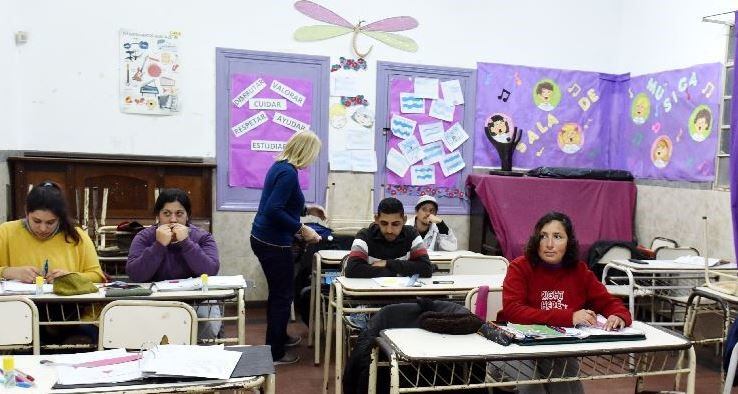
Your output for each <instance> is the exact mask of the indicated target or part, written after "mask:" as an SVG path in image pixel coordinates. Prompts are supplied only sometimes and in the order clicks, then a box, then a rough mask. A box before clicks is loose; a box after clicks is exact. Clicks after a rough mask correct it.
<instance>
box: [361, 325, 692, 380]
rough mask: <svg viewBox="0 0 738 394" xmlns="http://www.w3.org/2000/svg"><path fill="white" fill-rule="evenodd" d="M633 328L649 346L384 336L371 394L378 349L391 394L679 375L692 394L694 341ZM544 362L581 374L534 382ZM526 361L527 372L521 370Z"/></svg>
mask: <svg viewBox="0 0 738 394" xmlns="http://www.w3.org/2000/svg"><path fill="white" fill-rule="evenodd" d="M633 327H635V328H636V329H639V330H641V331H643V332H644V333H645V334H646V339H645V340H640V341H618V342H592V343H567V344H565V345H534V346H519V345H516V344H512V345H510V346H502V345H499V344H497V343H495V342H492V341H489V340H487V339H485V338H484V337H482V336H481V335H477V334H469V335H444V334H435V333H431V332H428V331H425V330H423V329H419V328H409V329H390V330H384V331H382V333H381V334H380V337H379V338H377V343H376V345H375V347H374V349H373V351H372V363H371V365H370V371H369V393H374V392H376V391H375V390H376V378H377V367H378V365H379V363H378V358H379V357H378V356H379V351H380V350H381V351H382V353H384V354H385V355H386V356H387V359H388V360H389V362H388V364H389V367H390V393H393V394H398V393H409V392H413V393H414V392H422V391H448V390H465V389H477V388H483V387H504V386H507V387H513V386H517V385H520V384H536V383H555V382H565V381H574V380H580V381H584V380H599V379H616V378H630V377H644V376H655V375H676V376H680V375H681V374H687V375H688V379H687V388H686V389H687V393H694V390H695V371H696V358H695V353H694V349H693V348H692V344H691V343H690V341H689V340H688V339H686V338H684V337H682V336H681V335H679V334H675V333H673V332H668V331H666V330H664V329H662V328H658V327H652V326H649V325H648V324H645V323H641V322H634V323H633ZM674 352H679V353H680V354H681V353H682V352H685V353H687V354H688V356H689V364H688V365H687V366H686V367H685V366H683V364H680V361H679V360H678V359H677V357H673V353H674ZM542 359H560V362H562V363H563V362H572V359H576V360H577V362H578V364H577V365H578V368H576V374H571V373H558V374H557V373H555V372H551V373H549V374H548V375H546V376H539V375H536V374H535V373H533V372H532V371H534V370H535V369H536V368H534V367H535V366H536V365H537V364H538V363H539V362H540V361H539V360H542ZM523 360H525V361H528V363H526V364H529V365H527V366H526V365H522V363H520V361H523ZM562 370H565V368H562ZM675 381H676V380H675Z"/></svg>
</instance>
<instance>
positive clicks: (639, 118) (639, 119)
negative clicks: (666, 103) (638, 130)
mask: <svg viewBox="0 0 738 394" xmlns="http://www.w3.org/2000/svg"><path fill="white" fill-rule="evenodd" d="M650 113H651V100H650V99H649V98H648V95H646V93H638V95H636V96H635V98H634V99H633V103H632V104H631V105H630V118H631V119H633V123H635V124H644V123H646V120H648V115H649V114H650Z"/></svg>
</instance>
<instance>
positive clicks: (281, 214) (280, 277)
mask: <svg viewBox="0 0 738 394" xmlns="http://www.w3.org/2000/svg"><path fill="white" fill-rule="evenodd" d="M320 146H321V142H320V139H319V138H318V136H317V135H315V133H313V132H311V131H303V132H300V133H297V134H295V135H293V136H292V138H290V139H289V141H287V145H286V146H285V148H284V151H283V152H282V153H281V154H280V155H279V156H277V159H276V161H275V162H274V164H272V166H271V167H270V168H269V171H268V172H267V174H266V179H265V180H264V188H263V189H262V192H261V200H260V202H259V210H258V211H257V213H256V217H255V218H254V225H253V228H252V229H251V249H252V250H253V251H254V254H255V255H256V257H257V258H258V259H259V263H260V264H261V267H262V269H263V270H264V276H266V280H267V285H268V286H269V298H268V300H267V331H266V344H267V345H270V346H271V347H272V358H273V359H274V362H275V364H292V363H295V362H298V361H299V360H300V357H299V355H298V354H296V353H289V352H286V350H285V348H286V347H291V346H296V345H297V344H298V343H299V342H300V337H290V336H289V335H287V323H288V321H289V317H290V304H291V303H292V298H293V294H294V286H293V281H294V278H293V271H294V261H293V256H292V249H291V245H292V242H293V240H294V238H295V236H300V237H302V238H303V239H304V240H305V241H307V242H309V243H313V242H318V241H320V236H319V235H318V233H316V232H315V230H313V229H311V228H310V227H308V226H305V225H303V224H301V223H300V216H305V215H308V214H309V215H314V216H317V217H319V218H321V219H325V210H324V209H323V208H322V207H319V206H311V207H306V206H305V197H304V196H303V194H302V190H300V182H299V181H298V176H297V171H298V170H301V169H304V168H306V167H308V166H309V165H311V164H312V163H313V162H314V161H315V159H316V158H317V157H318V153H319V152H320Z"/></svg>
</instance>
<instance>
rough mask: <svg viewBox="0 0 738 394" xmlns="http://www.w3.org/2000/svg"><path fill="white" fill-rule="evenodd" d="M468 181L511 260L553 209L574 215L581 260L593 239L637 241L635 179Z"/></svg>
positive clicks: (492, 177)
mask: <svg viewBox="0 0 738 394" xmlns="http://www.w3.org/2000/svg"><path fill="white" fill-rule="evenodd" d="M467 185H471V186H473V187H474V191H475V193H476V195H477V196H478V198H479V199H480V200H481V202H482V205H483V206H484V208H485V210H486V212H487V215H488V216H489V218H490V221H491V223H492V228H493V229H494V231H495V235H496V236H497V240H498V241H499V242H500V246H501V247H502V250H503V254H504V256H505V257H506V258H507V259H508V260H511V261H512V259H514V258H516V257H518V256H521V255H522V254H523V248H524V247H525V244H526V243H527V242H528V238H529V237H530V235H531V232H532V231H533V227H534V226H535V224H536V222H537V221H538V219H540V218H541V216H543V215H544V214H546V213H548V212H550V211H559V212H562V213H565V214H567V215H569V217H570V218H571V219H572V222H573V225H574V233H575V235H576V236H577V239H578V240H579V253H580V258H584V257H586V256H587V252H588V251H589V248H590V247H591V246H592V244H593V243H595V241H598V240H603V239H607V240H623V241H631V240H632V239H633V220H634V216H635V204H636V186H635V184H634V183H633V182H618V181H602V180H591V179H551V178H532V177H523V178H519V177H506V176H495V175H482V174H471V175H469V178H468V179H467Z"/></svg>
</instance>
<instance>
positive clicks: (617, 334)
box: [499, 323, 646, 346]
mask: <svg viewBox="0 0 738 394" xmlns="http://www.w3.org/2000/svg"><path fill="white" fill-rule="evenodd" d="M499 327H500V328H502V329H505V330H506V331H508V332H509V333H511V334H513V335H514V336H515V340H514V342H515V343H517V344H518V345H521V346H528V345H555V344H565V343H583V342H610V341H638V340H642V339H646V335H645V334H644V333H643V332H642V331H640V330H637V329H635V328H632V327H625V328H622V329H619V330H612V331H606V330H605V329H604V327H593V326H577V327H575V328H574V327H554V326H547V325H542V324H514V323H508V324H507V325H506V326H499Z"/></svg>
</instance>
